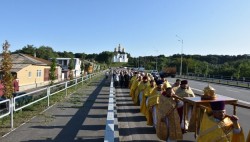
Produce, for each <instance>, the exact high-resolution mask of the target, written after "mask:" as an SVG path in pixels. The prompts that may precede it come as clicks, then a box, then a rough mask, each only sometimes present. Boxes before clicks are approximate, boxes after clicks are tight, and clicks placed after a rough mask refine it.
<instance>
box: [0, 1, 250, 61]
mask: <svg viewBox="0 0 250 142" xmlns="http://www.w3.org/2000/svg"><path fill="white" fill-rule="evenodd" d="M0 5H1V8H0V16H1V22H0V42H1V43H3V42H4V41H5V40H8V41H9V42H10V44H11V48H10V50H11V51H15V50H17V49H21V48H22V47H24V46H26V45H27V44H30V45H34V46H36V47H39V46H41V45H45V46H50V47H52V48H53V49H54V50H55V51H61V52H62V51H71V52H73V53H82V52H84V53H87V54H90V53H100V52H102V51H113V50H114V48H115V47H117V46H118V44H121V45H122V46H123V47H124V48H125V50H126V52H129V53H130V54H131V55H132V56H133V57H137V56H145V55H159V54H164V55H165V56H169V55H173V54H179V53H181V42H180V41H178V40H179V38H178V37H176V35H178V36H179V37H180V38H181V39H183V53H184V54H191V55H193V54H199V55H208V54H216V55H242V54H250V8H249V7H250V1H249V0H1V1H0Z"/></svg>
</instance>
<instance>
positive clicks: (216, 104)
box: [210, 101, 225, 110]
mask: <svg viewBox="0 0 250 142" xmlns="http://www.w3.org/2000/svg"><path fill="white" fill-rule="evenodd" d="M210 106H211V108H212V110H225V102H224V101H217V102H210Z"/></svg>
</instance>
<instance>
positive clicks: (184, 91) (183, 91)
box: [175, 80, 195, 131]
mask: <svg viewBox="0 0 250 142" xmlns="http://www.w3.org/2000/svg"><path fill="white" fill-rule="evenodd" d="M175 94H176V95H177V96H178V97H180V98H183V97H195V95H194V92H193V91H192V89H191V88H190V87H189V85H188V81H187V80H182V81H181V84H180V87H179V88H178V89H177V90H176V92H175ZM177 110H178V114H179V116H180V123H181V127H182V129H183V131H186V130H187V129H188V125H189V122H188V117H189V118H190V117H191V108H190V106H188V107H187V112H188V115H186V118H185V120H186V121H185V127H186V128H184V117H183V113H184V111H183V105H179V107H178V108H177Z"/></svg>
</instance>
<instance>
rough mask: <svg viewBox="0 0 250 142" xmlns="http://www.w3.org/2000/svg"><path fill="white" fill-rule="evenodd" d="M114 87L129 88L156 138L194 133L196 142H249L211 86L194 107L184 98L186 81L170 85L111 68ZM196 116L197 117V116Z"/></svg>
mask: <svg viewBox="0 0 250 142" xmlns="http://www.w3.org/2000/svg"><path fill="white" fill-rule="evenodd" d="M113 79H114V84H115V87H121V88H129V89H130V92H129V94H130V96H131V98H132V100H133V102H134V104H135V105H139V106H140V112H141V113H142V115H144V116H145V118H146V120H147V125H149V126H152V127H153V128H155V130H156V135H157V137H158V138H159V139H161V140H163V141H167V142H173V141H184V140H185V139H184V138H183V135H184V134H185V133H187V132H195V134H196V136H195V137H196V138H195V139H196V141H197V142H246V141H247V142H249V139H250V138H247V139H248V140H245V137H244V133H243V129H242V127H241V126H240V124H239V122H238V120H239V118H238V117H237V116H236V115H231V116H229V115H227V113H226V110H225V104H226V102H225V101H222V100H221V99H218V98H217V95H216V93H215V89H214V88H213V87H212V86H210V85H208V86H206V87H205V88H204V90H203V91H204V94H203V96H202V97H201V99H200V100H199V101H200V102H202V105H201V106H199V107H197V106H196V105H195V106H194V105H192V104H191V103H186V102H185V101H184V100H187V99H189V100H192V99H194V98H195V94H194V92H193V91H192V89H191V87H190V86H189V84H188V80H180V79H176V82H175V83H174V84H170V83H169V82H168V80H167V79H166V78H165V77H164V76H162V75H160V76H155V75H152V74H150V73H146V72H143V71H136V70H127V69H126V70H122V69H117V70H114V71H113ZM198 116H200V117H198Z"/></svg>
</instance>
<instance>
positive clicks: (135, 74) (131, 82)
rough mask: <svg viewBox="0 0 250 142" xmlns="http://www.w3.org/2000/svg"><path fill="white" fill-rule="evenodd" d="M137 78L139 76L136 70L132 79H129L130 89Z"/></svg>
mask: <svg viewBox="0 0 250 142" xmlns="http://www.w3.org/2000/svg"><path fill="white" fill-rule="evenodd" d="M136 78H137V72H134V73H133V76H132V77H131V79H130V81H129V85H128V87H129V89H131V86H132V84H133V81H134V80H136Z"/></svg>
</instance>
